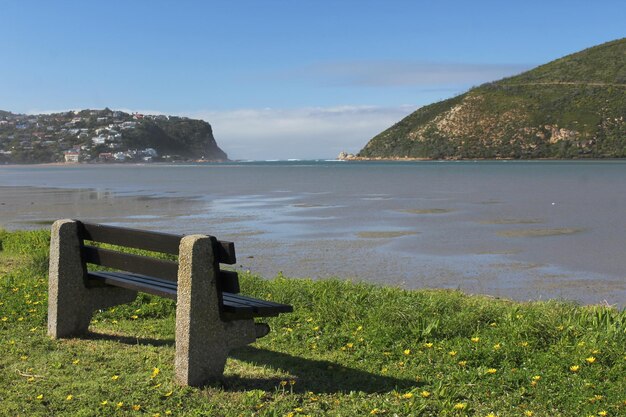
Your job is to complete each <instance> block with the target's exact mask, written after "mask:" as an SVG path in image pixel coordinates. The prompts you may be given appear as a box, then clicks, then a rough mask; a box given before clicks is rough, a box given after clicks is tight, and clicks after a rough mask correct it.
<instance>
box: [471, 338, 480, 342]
mask: <svg viewBox="0 0 626 417" xmlns="http://www.w3.org/2000/svg"><path fill="white" fill-rule="evenodd" d="M470 340H471V341H472V342H474V343H478V342H480V337H472V338H471V339H470Z"/></svg>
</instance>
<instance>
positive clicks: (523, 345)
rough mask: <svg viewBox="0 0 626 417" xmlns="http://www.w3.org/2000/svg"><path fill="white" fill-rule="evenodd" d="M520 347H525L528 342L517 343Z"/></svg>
mask: <svg viewBox="0 0 626 417" xmlns="http://www.w3.org/2000/svg"><path fill="white" fill-rule="evenodd" d="M519 345H520V346H521V347H527V346H528V342H520V344H519Z"/></svg>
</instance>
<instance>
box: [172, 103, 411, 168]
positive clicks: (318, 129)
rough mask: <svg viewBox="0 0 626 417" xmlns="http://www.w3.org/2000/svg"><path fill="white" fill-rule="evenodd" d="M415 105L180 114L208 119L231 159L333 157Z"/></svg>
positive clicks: (354, 148)
mask: <svg viewBox="0 0 626 417" xmlns="http://www.w3.org/2000/svg"><path fill="white" fill-rule="evenodd" d="M414 110H415V106H398V107H372V106H343V107H312V108H298V109H272V108H265V109H239V110H230V111H198V112H191V113H186V114H184V115H185V116H188V117H193V118H199V119H203V120H206V121H207V122H209V123H210V124H211V126H212V127H213V133H214V136H215V138H216V140H217V143H218V145H219V146H220V147H221V148H222V149H223V150H224V151H225V152H226V153H228V156H229V158H231V159H257V160H258V159H260V160H263V159H289V158H296V159H316V158H334V157H336V156H337V155H338V154H339V152H340V151H347V152H353V153H356V152H358V151H359V150H360V149H361V148H362V147H363V146H365V144H366V143H367V141H368V140H369V139H371V138H372V137H373V136H374V135H376V134H378V133H380V132H381V131H382V130H384V129H386V128H388V127H389V126H391V125H393V124H394V123H396V122H398V121H399V120H401V119H402V118H403V117H405V116H406V115H408V114H410V113H411V112H413V111H414Z"/></svg>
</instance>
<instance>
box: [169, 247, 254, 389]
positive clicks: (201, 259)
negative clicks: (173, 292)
mask: <svg viewBox="0 0 626 417" xmlns="http://www.w3.org/2000/svg"><path fill="white" fill-rule="evenodd" d="M178 264H179V266H178V294H177V300H176V358H175V373H176V380H177V382H178V383H179V384H182V385H192V386H201V385H203V384H205V383H207V382H209V381H212V380H216V379H219V378H221V377H222V374H223V372H224V366H225V365H226V358H227V356H228V352H229V351H230V350H231V349H233V348H236V347H240V346H244V345H247V344H249V343H252V342H254V341H255V340H256V331H255V325H254V321H253V320H251V319H250V320H236V321H232V322H223V321H221V319H220V314H219V301H218V293H217V282H216V281H217V270H216V269H215V266H214V265H215V262H214V253H213V245H212V242H211V238H209V237H208V236H204V235H190V236H185V237H184V238H183V239H182V240H181V242H180V248H179V256H178Z"/></svg>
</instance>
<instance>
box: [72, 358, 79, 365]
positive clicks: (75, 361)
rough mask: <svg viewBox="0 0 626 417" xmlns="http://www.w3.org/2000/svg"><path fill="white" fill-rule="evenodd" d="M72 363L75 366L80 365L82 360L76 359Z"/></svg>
mask: <svg viewBox="0 0 626 417" xmlns="http://www.w3.org/2000/svg"><path fill="white" fill-rule="evenodd" d="M72 363H73V364H74V365H78V364H79V363H80V359H75V360H73V361H72Z"/></svg>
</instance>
